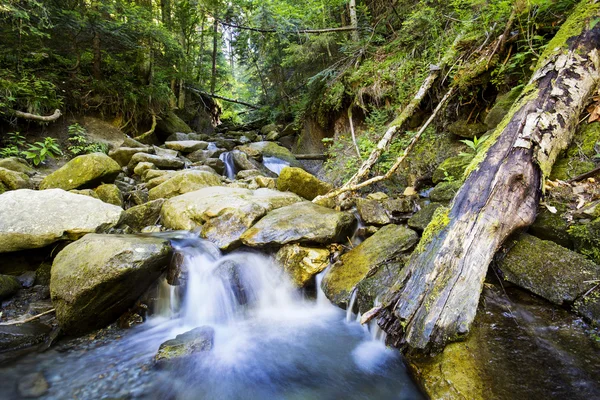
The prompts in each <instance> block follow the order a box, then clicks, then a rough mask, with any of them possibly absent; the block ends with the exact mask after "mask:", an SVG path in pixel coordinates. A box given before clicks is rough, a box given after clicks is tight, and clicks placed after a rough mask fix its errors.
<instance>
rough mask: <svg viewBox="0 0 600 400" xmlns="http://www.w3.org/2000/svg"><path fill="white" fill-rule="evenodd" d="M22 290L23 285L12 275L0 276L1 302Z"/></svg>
mask: <svg viewBox="0 0 600 400" xmlns="http://www.w3.org/2000/svg"><path fill="white" fill-rule="evenodd" d="M19 289H21V283H20V282H19V280H18V279H17V278H15V277H14V276H10V275H0V300H4V299H7V298H9V297H11V296H12V295H13V294H15V293H17V292H18V291H19Z"/></svg>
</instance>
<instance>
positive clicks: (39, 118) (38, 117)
mask: <svg viewBox="0 0 600 400" xmlns="http://www.w3.org/2000/svg"><path fill="white" fill-rule="evenodd" d="M14 113H15V115H16V116H17V117H19V118H23V119H30V120H34V121H42V122H52V121H56V120H57V119H59V118H60V116H61V115H62V114H61V112H60V110H58V109H57V110H54V114H52V115H47V116H43V115H37V114H30V113H26V112H22V111H16V110H15V111H14Z"/></svg>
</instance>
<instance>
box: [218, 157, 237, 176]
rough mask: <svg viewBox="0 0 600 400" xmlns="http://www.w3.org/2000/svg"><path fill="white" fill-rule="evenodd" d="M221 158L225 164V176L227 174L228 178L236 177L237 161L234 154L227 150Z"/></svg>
mask: <svg viewBox="0 0 600 400" xmlns="http://www.w3.org/2000/svg"><path fill="white" fill-rule="evenodd" d="M219 160H221V161H223V163H224V164H225V176H227V178H229V179H231V180H233V179H235V174H236V173H237V171H236V169H235V163H234V162H233V155H232V154H231V152H230V151H227V152H225V153H222V154H221V155H220V156H219Z"/></svg>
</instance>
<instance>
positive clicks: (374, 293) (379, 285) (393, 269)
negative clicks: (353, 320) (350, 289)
mask: <svg viewBox="0 0 600 400" xmlns="http://www.w3.org/2000/svg"><path fill="white" fill-rule="evenodd" d="M409 257H410V256H409V254H402V255H400V256H398V257H397V259H396V260H394V261H390V262H388V263H385V264H382V265H379V266H376V267H375V268H373V269H372V270H371V271H369V273H368V274H367V276H366V277H365V278H364V279H363V280H361V281H360V282H359V283H358V285H357V286H356V304H357V307H358V312H359V313H361V314H364V313H366V312H367V311H369V310H370V309H371V308H373V307H374V306H375V301H376V300H377V299H381V297H382V295H383V294H384V293H386V291H387V290H388V289H389V288H390V287H392V285H393V284H394V283H395V282H396V279H398V275H399V274H400V271H401V270H402V268H404V265H405V264H406V261H407V260H408V258H409Z"/></svg>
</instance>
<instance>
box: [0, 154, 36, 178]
mask: <svg viewBox="0 0 600 400" xmlns="http://www.w3.org/2000/svg"><path fill="white" fill-rule="evenodd" d="M0 168H6V169H10V170H11V171H15V172H21V173H24V174H26V175H27V176H32V175H34V174H35V169H33V168H32V167H31V166H30V165H29V164H28V163H27V161H25V160H24V159H22V158H19V157H7V158H0Z"/></svg>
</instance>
